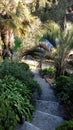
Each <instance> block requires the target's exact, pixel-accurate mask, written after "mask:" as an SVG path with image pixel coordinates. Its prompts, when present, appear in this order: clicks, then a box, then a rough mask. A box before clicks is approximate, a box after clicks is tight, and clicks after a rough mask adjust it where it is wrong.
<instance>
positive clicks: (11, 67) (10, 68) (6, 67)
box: [0, 62, 41, 92]
mask: <svg viewBox="0 0 73 130" xmlns="http://www.w3.org/2000/svg"><path fill="white" fill-rule="evenodd" d="M26 68H27V69H26ZM26 70H27V71H26ZM5 75H12V76H14V77H15V78H16V79H19V80H21V81H22V82H23V83H24V84H25V85H26V86H27V87H28V88H29V89H30V91H31V92H34V91H36V90H37V91H38V92H39V91H41V90H40V87H39V84H38V83H37V82H36V81H34V80H33V79H32V74H31V73H30V72H29V70H28V65H26V64H24V63H15V62H4V63H2V64H1V65H0V78H1V79H3V78H4V76H5Z"/></svg>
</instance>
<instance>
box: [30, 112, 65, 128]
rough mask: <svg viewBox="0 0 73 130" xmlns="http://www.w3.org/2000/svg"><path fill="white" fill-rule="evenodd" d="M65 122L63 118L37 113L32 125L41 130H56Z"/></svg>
mask: <svg viewBox="0 0 73 130" xmlns="http://www.w3.org/2000/svg"><path fill="white" fill-rule="evenodd" d="M63 122H64V120H63V118H61V117H59V116H54V115H51V114H48V113H45V112H41V111H36V112H35V113H34V115H33V120H32V124H34V125H35V126H37V127H38V128H40V129H41V130H55V128H57V127H58V126H60V125H61V124H62V123H63Z"/></svg>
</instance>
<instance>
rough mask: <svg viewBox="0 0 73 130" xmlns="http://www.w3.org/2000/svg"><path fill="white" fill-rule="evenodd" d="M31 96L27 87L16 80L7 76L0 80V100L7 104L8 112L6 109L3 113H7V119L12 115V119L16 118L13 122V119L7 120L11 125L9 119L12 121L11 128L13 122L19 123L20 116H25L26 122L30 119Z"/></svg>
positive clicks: (31, 110)
mask: <svg viewBox="0 0 73 130" xmlns="http://www.w3.org/2000/svg"><path fill="white" fill-rule="evenodd" d="M31 96H32V93H31V92H30V90H28V87H26V86H25V84H24V83H22V82H21V81H19V80H16V79H15V78H14V77H12V76H10V75H9V76H5V77H4V79H3V80H1V79H0V99H2V100H4V101H7V103H8V107H7V108H8V111H9V112H7V109H6V110H5V109H4V110H5V113H6V112H7V115H8V117H9V116H10V115H11V114H13V113H14V115H13V117H14V116H15V117H17V118H15V120H14V121H13V117H9V118H8V122H9V124H10V123H11V121H9V119H11V120H12V121H13V122H12V123H13V126H15V125H14V124H15V121H16V122H18V121H19V122H21V120H22V115H24V116H25V118H26V120H30V119H31V114H32V112H33V111H34V107H33V105H32V104H31V103H30V99H31ZM4 104H5V102H3V104H2V105H4ZM9 106H10V107H9ZM10 110H11V113H10ZM0 111H1V113H2V107H0ZM7 115H5V116H7ZM0 118H1V122H0V124H1V126H2V125H3V124H2V121H3V117H1V116H0ZM4 125H6V124H4ZM9 130H12V129H9Z"/></svg>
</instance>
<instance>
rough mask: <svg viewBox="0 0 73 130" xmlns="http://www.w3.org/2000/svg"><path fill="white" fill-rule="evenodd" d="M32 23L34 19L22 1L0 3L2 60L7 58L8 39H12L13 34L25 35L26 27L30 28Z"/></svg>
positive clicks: (9, 0)
mask: <svg viewBox="0 0 73 130" xmlns="http://www.w3.org/2000/svg"><path fill="white" fill-rule="evenodd" d="M32 21H34V18H33V17H32V16H31V14H30V11H29V9H28V8H27V5H26V4H24V3H23V1H22V0H13V1H11V0H8V1H5V0H1V1H0V33H1V39H2V41H3V43H4V49H3V58H4V57H5V56H8V51H9V47H10V46H11V45H10V42H11V41H10V39H11V38H13V39H14V36H13V35H14V33H15V34H16V35H18V36H21V35H22V34H23V35H25V34H26V33H27V26H30V24H31V22H32ZM13 42H14V41H13ZM11 44H12V42H11Z"/></svg>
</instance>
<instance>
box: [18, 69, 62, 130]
mask: <svg viewBox="0 0 73 130" xmlns="http://www.w3.org/2000/svg"><path fill="white" fill-rule="evenodd" d="M31 71H32V73H33V74H34V80H36V81H37V82H38V83H39V84H40V87H41V89H42V94H41V96H40V99H39V100H36V110H35V112H34V113H33V119H32V122H31V123H28V122H24V124H23V125H22V126H19V128H18V129H17V130H55V129H56V127H58V126H59V125H61V124H62V123H63V122H64V119H63V115H64V112H63V109H62V106H60V104H59V103H58V101H57V99H56V97H55V95H54V91H53V89H52V88H51V86H50V85H49V84H48V83H47V82H46V81H45V79H43V78H41V77H40V75H39V71H38V70H31Z"/></svg>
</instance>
